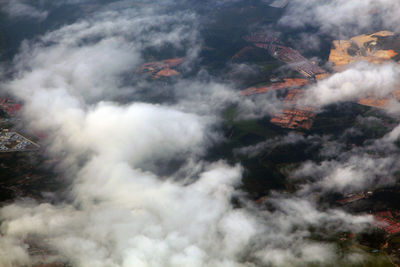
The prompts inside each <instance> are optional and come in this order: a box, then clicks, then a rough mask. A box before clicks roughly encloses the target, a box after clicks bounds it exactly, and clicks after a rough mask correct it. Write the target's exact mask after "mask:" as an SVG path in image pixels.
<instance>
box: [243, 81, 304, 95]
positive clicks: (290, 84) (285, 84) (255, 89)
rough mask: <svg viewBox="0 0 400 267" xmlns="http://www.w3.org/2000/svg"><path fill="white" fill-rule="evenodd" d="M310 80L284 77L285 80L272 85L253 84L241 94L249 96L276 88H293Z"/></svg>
mask: <svg viewBox="0 0 400 267" xmlns="http://www.w3.org/2000/svg"><path fill="white" fill-rule="evenodd" d="M308 82H309V81H308V80H306V79H300V78H293V79H290V78H288V79H283V82H277V83H273V84H270V85H266V86H260V87H258V86H255V87H254V86H253V87H249V88H247V89H246V90H243V91H242V92H241V94H242V95H243V96H249V95H255V94H262V93H266V92H269V91H274V90H282V89H288V88H293V87H301V86H303V85H305V84H307V83H308Z"/></svg>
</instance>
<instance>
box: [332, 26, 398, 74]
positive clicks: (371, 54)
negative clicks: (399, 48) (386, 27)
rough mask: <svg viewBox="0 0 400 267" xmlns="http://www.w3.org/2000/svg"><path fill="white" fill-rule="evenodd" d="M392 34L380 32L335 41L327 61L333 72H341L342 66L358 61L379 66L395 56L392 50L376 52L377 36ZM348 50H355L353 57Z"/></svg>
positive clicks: (390, 33)
mask: <svg viewBox="0 0 400 267" xmlns="http://www.w3.org/2000/svg"><path fill="white" fill-rule="evenodd" d="M393 34H394V33H392V32H389V31H381V32H377V33H374V34H371V35H366V34H362V35H358V36H355V37H353V38H351V39H350V40H335V41H333V47H334V48H332V49H331V53H330V55H329V61H330V62H332V63H333V64H334V69H335V70H338V71H339V70H342V69H343V68H344V66H346V65H348V64H350V63H352V62H355V61H359V60H365V61H369V62H372V63H375V64H380V63H382V62H384V61H387V60H389V59H391V58H393V57H395V56H396V55H397V53H396V52H395V51H393V50H376V49H375V45H376V42H377V41H378V36H391V35H393ZM349 48H354V49H356V51H355V55H350V54H349V53H348V49H349Z"/></svg>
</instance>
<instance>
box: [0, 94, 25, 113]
mask: <svg viewBox="0 0 400 267" xmlns="http://www.w3.org/2000/svg"><path fill="white" fill-rule="evenodd" d="M21 107H22V105H21V104H19V103H16V102H15V101H14V100H12V99H10V98H0V109H1V110H3V111H4V112H5V113H7V114H8V115H9V116H10V117H14V116H15V115H16V113H17V112H18V111H19V110H20V109H21Z"/></svg>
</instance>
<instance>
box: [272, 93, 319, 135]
mask: <svg viewBox="0 0 400 267" xmlns="http://www.w3.org/2000/svg"><path fill="white" fill-rule="evenodd" d="M303 93H304V91H303V90H300V89H292V90H289V92H288V93H287V95H286V97H285V100H284V101H283V102H284V103H288V104H294V103H295V102H296V101H297V100H298V99H299V98H300V97H301V96H302V95H303ZM314 118H315V113H313V110H312V108H309V107H304V108H289V109H285V110H283V112H282V113H278V114H276V115H275V116H274V117H272V118H271V120H270V122H271V123H272V124H275V125H278V126H280V127H282V128H288V129H306V130H309V129H311V127H312V125H313V122H314Z"/></svg>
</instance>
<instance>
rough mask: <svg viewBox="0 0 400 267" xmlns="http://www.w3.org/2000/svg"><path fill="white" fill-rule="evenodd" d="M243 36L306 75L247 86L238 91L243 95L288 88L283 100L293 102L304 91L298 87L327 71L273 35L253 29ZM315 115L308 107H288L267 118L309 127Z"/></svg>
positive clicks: (290, 125)
mask: <svg viewBox="0 0 400 267" xmlns="http://www.w3.org/2000/svg"><path fill="white" fill-rule="evenodd" d="M243 38H244V40H246V41H247V42H250V43H252V44H253V45H254V46H256V47H259V48H262V49H265V50H267V51H268V53H269V54H270V55H271V56H273V57H274V58H276V59H278V60H280V61H282V62H284V63H286V64H288V66H289V67H290V68H292V69H293V70H295V71H297V72H298V73H300V74H301V75H303V76H304V77H305V78H307V79H285V80H284V82H283V83H277V84H271V85H268V86H263V87H250V88H247V89H246V90H244V91H242V92H241V94H242V95H244V96H247V95H253V94H259V93H264V92H268V91H271V90H281V89H290V90H289V91H288V94H287V95H286V97H285V100H284V103H287V104H288V105H292V106H293V104H295V102H296V101H297V100H298V99H299V98H300V96H301V95H302V94H303V90H301V89H300V87H302V86H304V85H306V84H308V83H309V82H310V81H314V80H316V79H317V80H318V79H320V78H321V77H324V76H326V75H327V72H326V71H325V70H324V69H322V68H321V67H319V66H318V65H317V64H316V63H315V62H312V61H310V60H308V59H307V58H305V57H304V56H303V55H301V53H300V52H299V51H297V50H295V49H293V48H290V47H287V46H284V45H282V43H281V42H280V41H279V40H278V38H277V37H275V36H273V35H270V34H264V33H254V34H251V35H248V36H245V37H243ZM293 88H296V89H293ZM314 118H315V113H313V110H312V109H311V108H309V107H304V108H288V109H285V110H283V112H282V113H279V114H276V115H275V116H274V117H272V118H271V120H270V122H271V123H272V124H275V125H278V126H280V127H283V128H288V129H307V130H308V129H310V128H311V126H312V124H313V122H314Z"/></svg>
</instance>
